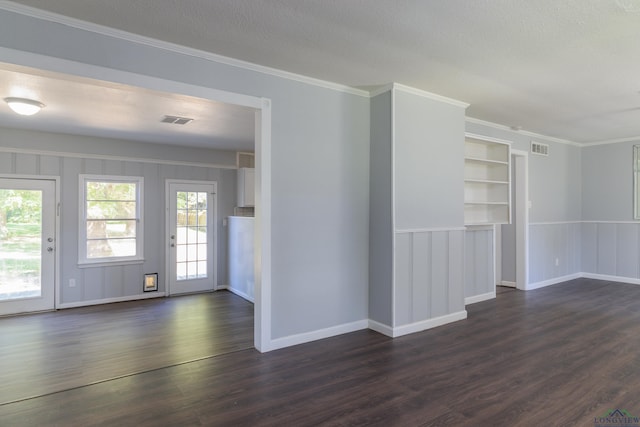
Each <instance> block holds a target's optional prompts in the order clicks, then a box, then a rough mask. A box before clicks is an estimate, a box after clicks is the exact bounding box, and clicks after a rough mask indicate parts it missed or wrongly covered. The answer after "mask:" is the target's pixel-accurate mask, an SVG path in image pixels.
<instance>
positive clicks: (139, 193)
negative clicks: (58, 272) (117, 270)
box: [78, 174, 144, 267]
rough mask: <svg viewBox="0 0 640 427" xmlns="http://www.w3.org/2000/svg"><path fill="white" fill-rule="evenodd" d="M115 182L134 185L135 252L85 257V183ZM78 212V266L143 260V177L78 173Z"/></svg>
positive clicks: (95, 265) (132, 262) (131, 262)
mask: <svg viewBox="0 0 640 427" xmlns="http://www.w3.org/2000/svg"><path fill="white" fill-rule="evenodd" d="M88 182H106V183H111V182H116V183H134V184H135V185H136V213H135V220H136V237H135V239H136V254H135V255H132V256H117V257H116V256H113V257H101V258H88V257H87V183H88ZM79 190H80V191H79V199H78V200H79V203H78V205H79V213H78V215H79V216H78V219H79V220H78V267H100V266H107V265H127V264H140V263H142V262H144V253H143V250H144V221H143V213H144V177H141V176H120V175H90V174H80V175H79Z"/></svg>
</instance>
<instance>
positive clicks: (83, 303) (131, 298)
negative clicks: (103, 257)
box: [57, 292, 166, 309]
mask: <svg viewBox="0 0 640 427" xmlns="http://www.w3.org/2000/svg"><path fill="white" fill-rule="evenodd" d="M165 296H166V295H165V293H164V292H147V293H146V294H140V295H128V296H124V297H116V298H104V299H95V300H90V301H78V302H67V303H62V304H60V305H59V306H58V307H57V308H59V309H65V308H76V307H86V306H90V305H101V304H111V303H114V302H127V301H137V300H142V299H151V298H162V297H165Z"/></svg>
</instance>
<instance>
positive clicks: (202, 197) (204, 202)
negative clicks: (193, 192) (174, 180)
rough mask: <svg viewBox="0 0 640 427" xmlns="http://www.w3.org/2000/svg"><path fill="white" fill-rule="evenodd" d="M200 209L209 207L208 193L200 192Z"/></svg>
mask: <svg viewBox="0 0 640 427" xmlns="http://www.w3.org/2000/svg"><path fill="white" fill-rule="evenodd" d="M198 209H204V210H206V209H207V193H198Z"/></svg>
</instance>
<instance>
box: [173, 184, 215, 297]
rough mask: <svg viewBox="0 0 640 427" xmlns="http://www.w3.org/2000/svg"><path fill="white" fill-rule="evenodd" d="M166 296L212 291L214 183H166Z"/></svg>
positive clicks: (213, 286) (213, 275)
mask: <svg viewBox="0 0 640 427" xmlns="http://www.w3.org/2000/svg"><path fill="white" fill-rule="evenodd" d="M167 193H168V194H167V196H168V197H167V203H168V206H167V211H168V222H169V224H168V227H167V229H168V239H167V240H168V242H167V244H168V246H169V248H168V273H167V274H168V278H169V280H168V290H167V291H168V294H169V295H177V294H185V293H193V292H205V291H213V290H215V283H216V277H217V276H216V262H215V255H216V250H215V248H216V232H215V223H216V222H215V221H216V183H215V182H201V181H175V180H169V181H167Z"/></svg>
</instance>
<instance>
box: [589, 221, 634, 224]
mask: <svg viewBox="0 0 640 427" xmlns="http://www.w3.org/2000/svg"><path fill="white" fill-rule="evenodd" d="M576 222H580V223H582V224H640V221H576Z"/></svg>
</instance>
